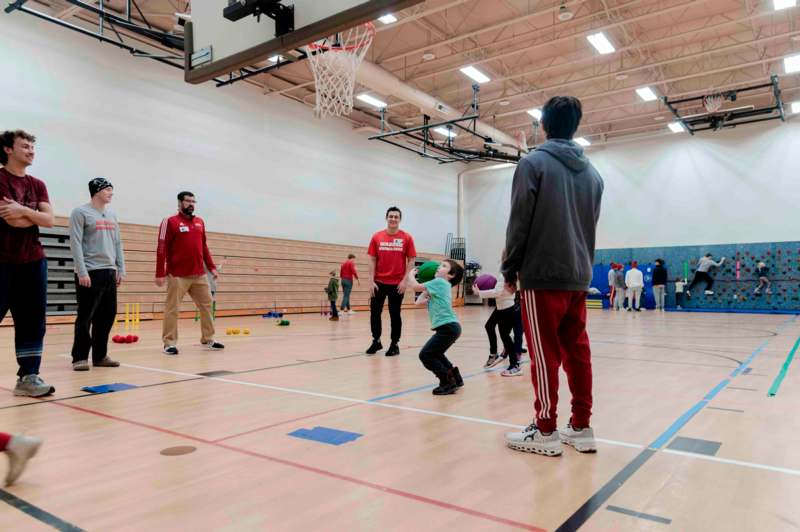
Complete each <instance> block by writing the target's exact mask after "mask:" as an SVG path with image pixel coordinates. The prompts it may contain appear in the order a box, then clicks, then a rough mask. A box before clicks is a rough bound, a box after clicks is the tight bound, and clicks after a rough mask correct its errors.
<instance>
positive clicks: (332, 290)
mask: <svg viewBox="0 0 800 532" xmlns="http://www.w3.org/2000/svg"><path fill="white" fill-rule="evenodd" d="M325 292H327V294H328V301H336V300H337V299H338V298H339V279H337V278H336V277H331V280H330V281H328V287H327V288H325Z"/></svg>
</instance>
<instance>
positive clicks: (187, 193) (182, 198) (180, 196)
mask: <svg viewBox="0 0 800 532" xmlns="http://www.w3.org/2000/svg"><path fill="white" fill-rule="evenodd" d="M186 196H191V197H194V194H192V193H191V192H189V191H188V190H184V191H183V192H178V201H183V200H184V198H186Z"/></svg>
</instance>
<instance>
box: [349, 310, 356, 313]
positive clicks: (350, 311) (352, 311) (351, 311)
mask: <svg viewBox="0 0 800 532" xmlns="http://www.w3.org/2000/svg"><path fill="white" fill-rule="evenodd" d="M347 313H348V314H355V313H356V311H355V310H348V311H347Z"/></svg>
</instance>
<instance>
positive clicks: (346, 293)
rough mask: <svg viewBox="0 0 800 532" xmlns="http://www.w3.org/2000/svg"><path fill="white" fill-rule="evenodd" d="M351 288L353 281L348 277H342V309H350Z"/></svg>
mask: <svg viewBox="0 0 800 532" xmlns="http://www.w3.org/2000/svg"><path fill="white" fill-rule="evenodd" d="M352 290H353V281H352V280H350V279H342V304H341V305H340V308H341V309H342V311H345V310H352V309H353V307H351V306H350V292H351V291H352Z"/></svg>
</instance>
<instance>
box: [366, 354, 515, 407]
mask: <svg viewBox="0 0 800 532" xmlns="http://www.w3.org/2000/svg"><path fill="white" fill-rule="evenodd" d="M528 363H529V361H527V360H521V361H520V363H519V365H520V366H522V365H524V364H528ZM503 369H505V368H502V367H496V368H492V369H485V370H483V371H477V372H475V373H469V374H467V375H462V376H461V378H462V379H464V380H467V379H471V378H473V377H477V376H479V375H486V374H488V373H494V372H496V371H501V370H503ZM512 378H513V377H512ZM437 386H439V385H438V384H426V385H425V386H417V387H416V388H409V389H408V390H403V391H401V392H396V393H390V394H387V395H381V396H379V397H373V398H372V399H367V402H368V403H377V402H378V401H384V400H386V399H392V398H394V397H401V396H403V395H408V394H410V393H414V392H421V391H423V390H433V389H434V388H436V387H437Z"/></svg>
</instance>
